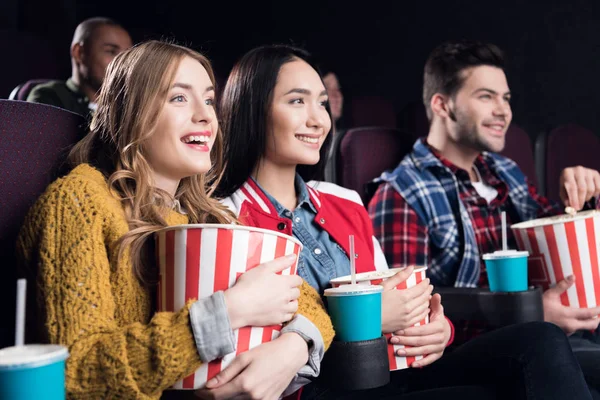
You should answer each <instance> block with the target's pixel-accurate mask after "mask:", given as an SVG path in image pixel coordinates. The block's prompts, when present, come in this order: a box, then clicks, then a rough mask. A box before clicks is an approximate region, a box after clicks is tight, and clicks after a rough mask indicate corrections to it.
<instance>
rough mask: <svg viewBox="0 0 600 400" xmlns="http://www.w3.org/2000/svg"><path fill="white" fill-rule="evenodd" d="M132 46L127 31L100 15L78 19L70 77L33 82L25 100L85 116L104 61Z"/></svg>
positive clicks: (101, 78) (94, 98)
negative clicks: (82, 19)
mask: <svg viewBox="0 0 600 400" xmlns="http://www.w3.org/2000/svg"><path fill="white" fill-rule="evenodd" d="M131 45H132V42H131V37H130V36H129V33H127V31H126V30H125V29H124V28H123V27H122V26H121V25H119V24H118V23H117V22H115V21H113V20H111V19H109V18H103V17H95V18H89V19H86V20H85V21H83V22H81V23H80V24H79V25H78V26H77V29H75V34H74V35H73V41H72V43H71V77H70V78H69V79H67V81H51V82H47V83H43V84H41V85H37V86H36V87H34V88H33V90H32V91H31V93H29V95H28V96H27V101H31V102H34V103H44V104H50V105H53V106H56V107H60V108H64V109H66V110H69V111H72V112H74V113H77V114H80V115H83V116H84V117H86V118H89V117H90V114H91V113H92V112H93V111H94V110H95V109H96V101H97V97H98V93H99V91H100V87H101V86H102V82H103V81H104V75H105V73H106V68H107V66H108V64H109V63H110V62H111V61H112V60H113V58H115V56H116V55H117V54H119V53H121V52H122V51H124V50H126V49H128V48H130V47H131Z"/></svg>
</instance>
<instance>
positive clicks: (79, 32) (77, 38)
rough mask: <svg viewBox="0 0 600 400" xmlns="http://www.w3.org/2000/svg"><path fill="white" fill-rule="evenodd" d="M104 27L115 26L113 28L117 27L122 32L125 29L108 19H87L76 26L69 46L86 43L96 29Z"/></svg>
mask: <svg viewBox="0 0 600 400" xmlns="http://www.w3.org/2000/svg"><path fill="white" fill-rule="evenodd" d="M104 25H109V26H115V27H119V28H121V29H123V30H126V29H125V28H123V26H122V25H121V24H119V23H118V22H117V21H115V20H113V19H110V18H106V17H93V18H88V19H86V20H84V21H81V23H79V25H77V28H76V29H75V33H74V34H73V40H72V41H71V45H73V44H75V43H84V44H85V43H86V42H87V41H88V39H89V38H90V37H91V36H92V35H93V34H94V31H95V30H96V29H97V28H98V27H100V26H104Z"/></svg>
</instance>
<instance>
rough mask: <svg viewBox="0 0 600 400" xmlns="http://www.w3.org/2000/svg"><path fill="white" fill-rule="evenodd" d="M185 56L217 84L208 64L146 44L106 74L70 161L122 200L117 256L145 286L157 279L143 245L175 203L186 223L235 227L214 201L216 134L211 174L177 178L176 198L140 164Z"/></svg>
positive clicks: (172, 48) (218, 162)
mask: <svg viewBox="0 0 600 400" xmlns="http://www.w3.org/2000/svg"><path fill="white" fill-rule="evenodd" d="M186 56H187V57H191V58H193V59H195V60H197V61H198V62H200V64H202V66H203V67H204V68H205V69H206V72H207V73H208V75H209V77H210V80H211V81H212V83H213V85H215V78H214V74H213V70H212V67H211V65H210V62H209V61H208V59H207V58H206V57H204V56H203V55H201V54H199V53H197V52H195V51H193V50H190V49H188V48H185V47H182V46H178V45H175V44H171V43H166V42H160V41H148V42H145V43H142V44H140V45H137V46H135V47H133V48H131V49H129V50H127V51H125V52H123V53H121V54H119V55H118V56H117V57H115V59H114V60H113V61H112V62H111V63H110V65H109V66H108V69H107V71H106V76H105V79H104V83H103V85H102V88H101V90H100V95H99V97H98V108H97V110H96V112H95V114H94V117H93V119H92V122H91V125H90V132H89V133H88V134H87V136H86V137H85V138H84V139H82V140H81V141H80V142H79V143H77V144H76V145H75V147H74V148H73V150H72V151H71V153H70V155H69V160H70V162H71V164H73V165H78V164H81V163H88V164H91V165H93V166H94V167H96V168H98V169H99V170H100V171H101V172H102V173H103V174H104V175H105V176H106V178H107V179H108V184H109V187H110V189H111V191H112V193H113V194H114V195H115V196H116V197H117V198H118V199H119V200H120V201H121V204H122V206H123V209H124V210H125V215H126V218H127V222H128V224H129V229H130V231H129V232H128V233H127V234H125V235H124V236H123V237H122V238H121V239H120V240H119V242H118V245H119V252H118V256H119V257H126V256H129V257H131V261H132V265H133V270H134V273H135V274H136V276H137V277H138V278H139V279H140V281H141V282H143V283H150V281H152V280H153V279H152V278H151V276H152V273H154V272H155V271H153V270H151V269H150V268H149V267H148V264H150V265H154V263H153V262H152V259H151V258H148V257H149V255H148V254H147V252H145V251H144V245H145V244H146V242H148V240H147V239H149V237H150V236H151V235H152V234H153V233H154V232H156V231H157V230H159V229H161V228H163V227H165V226H167V223H166V221H165V217H166V216H167V214H168V213H169V211H170V210H171V207H172V205H173V204H175V201H176V200H178V201H179V203H180V205H181V207H182V208H183V209H184V210H185V211H186V212H187V214H188V216H189V219H190V223H230V222H233V221H234V218H233V216H232V215H231V213H229V212H228V211H226V209H225V207H223V206H222V205H221V204H220V203H219V202H218V201H217V200H215V199H213V198H211V195H212V193H213V192H214V190H215V187H216V185H217V184H218V182H219V179H220V175H221V174H222V171H223V160H222V153H223V138H222V133H221V130H220V128H219V130H218V132H217V135H216V138H215V142H214V145H213V148H212V150H211V160H212V161H213V165H212V168H211V170H210V171H208V172H207V173H206V174H199V175H194V176H190V177H187V178H184V179H182V180H181V182H180V184H179V187H178V189H177V193H176V194H175V197H173V196H171V195H170V194H169V193H167V192H166V191H163V190H161V189H158V188H156V187H154V186H153V183H152V179H151V170H152V167H151V166H150V165H149V164H148V161H147V160H146V157H144V151H143V144H144V143H145V141H146V140H148V139H149V138H150V137H151V136H152V134H153V132H154V127H155V126H156V123H157V120H158V118H159V116H160V113H161V110H162V108H163V105H164V103H165V101H166V98H167V95H168V91H169V88H170V87H171V85H172V84H173V81H174V79H175V73H176V71H177V67H178V65H179V63H180V62H181V60H182V59H183V58H184V57H186ZM127 252H129V255H127ZM143 264H147V265H146V266H144V265H143Z"/></svg>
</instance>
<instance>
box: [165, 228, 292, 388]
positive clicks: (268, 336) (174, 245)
mask: <svg viewBox="0 0 600 400" xmlns="http://www.w3.org/2000/svg"><path fill="white" fill-rule="evenodd" d="M155 239H156V253H157V258H158V265H159V270H160V277H159V282H158V296H157V301H158V307H157V308H158V311H171V312H176V311H179V310H180V309H181V308H183V306H184V305H185V304H186V302H187V301H188V300H190V299H200V298H203V297H207V296H210V295H211V294H213V293H215V292H217V291H219V290H226V289H228V288H230V287H231V286H233V285H234V284H235V282H236V280H237V279H238V277H239V276H240V275H241V274H243V273H244V272H246V271H248V270H250V269H252V268H254V267H256V266H257V265H259V264H262V263H265V262H267V261H271V260H274V259H276V258H279V257H283V256H285V255H288V254H292V253H293V254H296V255H297V256H298V255H299V254H300V251H301V249H302V244H301V243H300V242H299V241H298V240H296V239H294V238H293V237H291V236H287V235H283V234H281V233H278V232H274V231H270V230H266V229H258V228H250V227H244V226H236V225H217V224H197V225H178V226H174V227H169V228H165V229H162V230H160V231H158V232H157V233H156V234H155ZM296 267H297V261H296V263H294V265H292V266H291V267H290V268H288V269H285V270H284V271H283V272H282V273H283V274H287V275H291V274H296ZM280 330H281V325H274V326H267V327H244V328H241V329H238V330H236V331H234V334H235V339H236V349H237V350H236V351H235V352H233V353H230V354H227V355H226V356H224V357H223V358H222V359H218V360H214V361H212V362H210V363H206V364H202V366H201V367H200V368H199V369H198V370H196V372H195V373H194V374H192V375H190V376H188V377H186V378H184V379H182V380H181V381H179V382H177V383H175V385H174V386H173V389H199V388H202V387H204V385H205V384H206V382H207V381H208V380H209V379H211V378H212V377H214V376H215V375H217V374H218V373H219V372H221V370H223V369H224V368H225V367H227V366H228V365H229V364H230V363H231V362H232V361H233V359H234V358H235V356H236V355H238V354H240V353H243V352H244V351H247V350H249V349H251V348H254V347H257V346H258V345H260V344H262V343H266V342H269V341H271V340H273V339H275V338H276V337H277V336H279V331H280Z"/></svg>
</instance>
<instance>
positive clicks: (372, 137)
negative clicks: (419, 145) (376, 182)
mask: <svg viewBox="0 0 600 400" xmlns="http://www.w3.org/2000/svg"><path fill="white" fill-rule="evenodd" d="M412 145H413V138H412V136H411V135H409V134H406V133H404V132H402V131H400V130H397V129H391V128H381V127H363V128H353V129H348V130H347V131H346V132H345V134H344V135H343V137H341V138H340V143H339V147H338V149H337V152H336V153H335V154H334V157H335V158H334V160H333V161H334V162H335V163H336V171H337V179H336V183H337V184H338V185H340V186H344V187H346V188H348V189H352V190H356V191H357V192H358V193H359V194H360V196H361V198H362V200H363V202H364V203H365V205H367V203H368V201H369V200H370V198H371V196H372V195H373V193H371V191H370V190H369V188H368V187H367V184H368V183H369V182H371V181H372V180H373V179H375V178H377V177H378V176H379V175H381V173H382V172H383V171H385V170H388V169H393V168H395V167H396V166H397V165H398V163H399V162H400V161H401V160H402V158H403V157H404V156H405V155H406V154H408V153H409V152H410V150H411V149H412Z"/></svg>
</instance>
